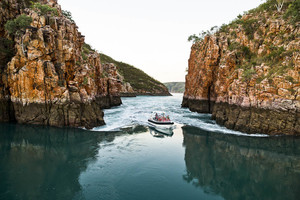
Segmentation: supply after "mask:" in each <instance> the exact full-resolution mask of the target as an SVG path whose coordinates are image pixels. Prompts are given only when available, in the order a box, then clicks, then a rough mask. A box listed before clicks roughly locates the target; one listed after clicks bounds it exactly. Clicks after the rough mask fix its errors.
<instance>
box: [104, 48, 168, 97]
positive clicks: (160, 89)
mask: <svg viewBox="0 0 300 200" xmlns="http://www.w3.org/2000/svg"><path fill="white" fill-rule="evenodd" d="M100 58H101V62H102V63H113V64H115V65H116V66H117V70H118V71H119V73H120V74H121V75H122V76H123V77H124V81H125V82H128V83H130V85H131V86H132V88H133V89H134V90H135V91H136V92H137V93H140V92H142V91H144V92H145V93H146V92H148V93H154V94H155V93H168V90H167V88H166V87H165V86H164V85H163V84H162V83H161V82H159V81H157V80H155V79H154V78H152V77H150V76H149V75H147V74H146V73H145V72H143V71H142V70H140V69H137V68H135V67H134V66H132V65H129V64H126V63H123V62H119V61H116V60H114V59H112V58H111V57H109V56H107V55H105V54H102V53H101V54H100Z"/></svg>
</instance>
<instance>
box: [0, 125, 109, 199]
mask: <svg viewBox="0 0 300 200" xmlns="http://www.w3.org/2000/svg"><path fill="white" fill-rule="evenodd" d="M0 133H1V134H0V177H1V181H0V199H72V198H73V197H74V195H75V194H76V193H77V192H80V190H81V186H80V184H79V180H78V179H79V175H80V173H81V172H82V171H84V170H85V169H86V167H87V165H88V163H89V162H91V161H93V160H94V159H96V155H97V152H98V148H99V147H98V143H99V142H100V141H104V140H107V141H112V140H114V136H115V134H112V133H110V134H104V133H103V134H99V133H98V134H97V133H93V132H86V131H84V130H79V129H59V128H51V127H39V126H23V125H13V124H0Z"/></svg>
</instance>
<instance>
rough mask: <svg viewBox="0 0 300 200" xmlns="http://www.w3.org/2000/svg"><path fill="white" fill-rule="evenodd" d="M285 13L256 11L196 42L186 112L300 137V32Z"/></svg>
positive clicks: (254, 130) (247, 128)
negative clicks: (189, 111)
mask: <svg viewBox="0 0 300 200" xmlns="http://www.w3.org/2000/svg"><path fill="white" fill-rule="evenodd" d="M286 7H288V6H286ZM285 13H286V10H283V11H282V12H280V13H278V12H275V11H268V12H267V11H261V10H260V11H257V10H252V11H250V12H249V13H248V14H246V15H244V16H243V17H242V18H240V19H237V20H236V21H234V22H232V23H231V24H229V25H227V26H224V27H222V28H221V29H220V30H219V31H218V32H217V33H215V34H214V35H207V36H206V37H205V38H204V39H203V40H201V41H199V42H196V43H195V44H194V45H193V46H192V49H191V55H190V59H189V69H188V74H187V76H186V87H185V93H184V98H183V102H182V106H183V107H189V108H190V109H191V110H192V111H196V112H200V113H212V117H213V119H216V121H217V123H219V124H221V125H225V126H226V127H227V128H230V129H234V130H239V131H243V132H247V133H265V134H270V135H278V134H285V135H300V74H299V71H300V53H299V52H300V38H299V34H300V29H299V22H296V23H289V21H290V18H287V19H283V16H284V15H285Z"/></svg>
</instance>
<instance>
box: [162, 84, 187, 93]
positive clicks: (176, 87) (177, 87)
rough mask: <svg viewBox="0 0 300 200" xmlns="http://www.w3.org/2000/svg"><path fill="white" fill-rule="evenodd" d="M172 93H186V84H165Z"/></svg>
mask: <svg viewBox="0 0 300 200" xmlns="http://www.w3.org/2000/svg"><path fill="white" fill-rule="evenodd" d="M164 85H165V86H166V87H167V88H168V90H169V92H170V93H184V89H185V82H168V83H164Z"/></svg>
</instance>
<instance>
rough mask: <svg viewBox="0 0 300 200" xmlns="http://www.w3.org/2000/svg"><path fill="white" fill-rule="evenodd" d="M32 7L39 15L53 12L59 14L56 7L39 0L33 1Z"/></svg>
mask: <svg viewBox="0 0 300 200" xmlns="http://www.w3.org/2000/svg"><path fill="white" fill-rule="evenodd" d="M31 3H32V5H31V8H32V9H33V10H35V11H36V12H37V13H38V14H39V15H47V14H51V15H52V16H53V15H56V16H57V15H58V11H57V9H56V8H52V7H50V6H49V5H46V4H41V3H39V2H31Z"/></svg>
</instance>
